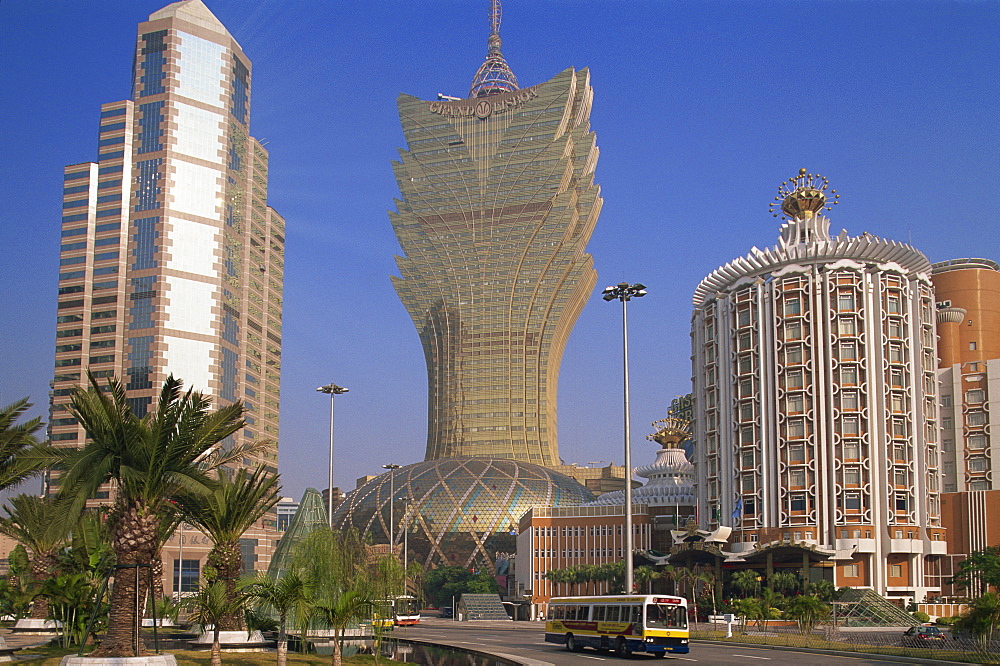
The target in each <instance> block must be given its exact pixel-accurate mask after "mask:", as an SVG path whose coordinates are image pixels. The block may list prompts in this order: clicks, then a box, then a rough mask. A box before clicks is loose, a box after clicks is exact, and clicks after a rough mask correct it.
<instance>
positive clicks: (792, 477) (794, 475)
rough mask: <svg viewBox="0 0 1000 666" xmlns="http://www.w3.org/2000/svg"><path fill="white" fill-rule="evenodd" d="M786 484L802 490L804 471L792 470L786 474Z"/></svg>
mask: <svg viewBox="0 0 1000 666" xmlns="http://www.w3.org/2000/svg"><path fill="white" fill-rule="evenodd" d="M788 484H789V485H790V486H792V487H793V488H804V487H805V485H806V471H805V470H804V469H793V470H792V471H790V472H789V473H788Z"/></svg>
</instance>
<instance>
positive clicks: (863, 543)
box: [837, 539, 875, 553]
mask: <svg viewBox="0 0 1000 666" xmlns="http://www.w3.org/2000/svg"><path fill="white" fill-rule="evenodd" d="M851 549H853V550H854V552H856V553H874V552H875V539H837V550H851Z"/></svg>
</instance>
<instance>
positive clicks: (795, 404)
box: [785, 393, 806, 414]
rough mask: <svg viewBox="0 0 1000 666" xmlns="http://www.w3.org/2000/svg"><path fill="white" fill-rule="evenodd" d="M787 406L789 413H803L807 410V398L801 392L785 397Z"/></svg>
mask: <svg viewBox="0 0 1000 666" xmlns="http://www.w3.org/2000/svg"><path fill="white" fill-rule="evenodd" d="M785 406H786V409H787V410H788V413H789V414H801V413H802V412H804V411H806V399H805V397H804V396H803V395H802V394H801V393H796V394H794V395H790V396H788V397H787V398H785Z"/></svg>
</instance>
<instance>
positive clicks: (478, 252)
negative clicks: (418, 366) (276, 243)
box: [390, 69, 602, 465]
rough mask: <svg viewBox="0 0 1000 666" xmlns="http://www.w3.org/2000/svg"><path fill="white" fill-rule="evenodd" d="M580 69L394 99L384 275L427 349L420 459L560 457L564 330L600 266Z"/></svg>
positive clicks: (585, 90) (587, 94)
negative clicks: (475, 94)
mask: <svg viewBox="0 0 1000 666" xmlns="http://www.w3.org/2000/svg"><path fill="white" fill-rule="evenodd" d="M592 98H593V92H592V89H591V87H590V85H589V72H588V71H587V70H586V69H584V70H580V71H575V70H573V69H567V70H565V71H564V72H562V73H560V74H559V75H557V76H556V77H554V78H553V79H552V80H550V81H548V82H546V83H543V84H540V85H537V86H534V87H531V88H525V89H522V90H515V91H511V92H502V93H498V94H491V95H488V96H485V97H479V98H474V99H466V100H444V101H424V100H420V99H417V98H415V97H412V96H409V95H402V96H400V98H399V100H398V105H399V116H400V121H401V122H402V126H403V132H404V135H405V137H406V141H407V150H400V157H401V159H400V161H398V162H395V163H394V165H393V166H394V170H395V175H396V180H397V182H398V183H399V189H400V192H401V199H400V200H397V202H396V203H397V211H396V212H392V213H390V218H391V221H392V225H393V229H394V230H395V232H396V236H397V238H398V239H399V243H400V246H401V247H402V250H403V253H404V256H402V257H398V258H397V264H398V266H399V271H400V276H399V277H394V278H393V282H394V284H395V287H396V291H397V293H398V294H399V297H400V299H401V300H402V302H403V304H404V305H405V306H406V308H407V310H408V311H409V313H410V316H411V317H412V318H413V322H414V324H415V325H416V327H417V331H418V333H419V334H420V339H421V342H422V344H423V348H424V354H425V358H426V362H427V373H428V384H429V395H428V435H427V453H426V459H427V460H435V459H440V458H448V457H453V456H460V455H463V456H480V457H493V458H507V459H513V460H519V461H525V462H532V463H536V464H541V465H554V464H558V462H559V455H558V444H557V434H556V389H557V382H558V375H559V366H560V362H561V359H562V353H563V349H564V347H565V345H566V340H567V338H568V337H569V333H570V331H571V330H572V327H573V324H574V323H575V322H576V319H577V317H578V316H579V314H580V312H581V310H582V309H583V306H584V303H585V302H586V299H587V298H588V296H589V295H590V293H591V291H592V290H593V287H594V284H595V282H596V279H597V275H596V272H595V271H594V268H593V261H592V258H591V256H590V255H589V254H587V253H586V252H585V247H586V244H587V241H588V240H589V239H590V235H591V233H592V232H593V229H594V224H595V223H596V221H597V218H598V215H599V213H600V208H601V201H602V200H601V197H600V188H599V187H598V186H597V185H596V184H595V183H594V168H595V166H596V163H597V156H598V150H597V145H596V137H595V135H594V133H593V132H591V131H590V122H589V118H590V106H591V101H592Z"/></svg>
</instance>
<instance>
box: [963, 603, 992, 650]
mask: <svg viewBox="0 0 1000 666" xmlns="http://www.w3.org/2000/svg"><path fill="white" fill-rule="evenodd" d="M955 626H956V627H957V628H959V629H963V630H965V631H968V632H969V633H970V634H972V635H973V636H975V637H976V640H977V641H978V642H979V644H980V645H981V646H982V647H983V649H987V648H988V646H989V644H990V641H991V640H992V638H993V634H994V633H995V632H996V630H997V627H998V626H1000V594H998V593H997V592H987V593H986V594H983V595H982V596H979V597H977V598H976V599H973V600H972V601H971V602H969V607H968V608H967V609H966V611H965V613H964V614H963V615H962V617H960V618H959V620H958V622H956V623H955Z"/></svg>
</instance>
